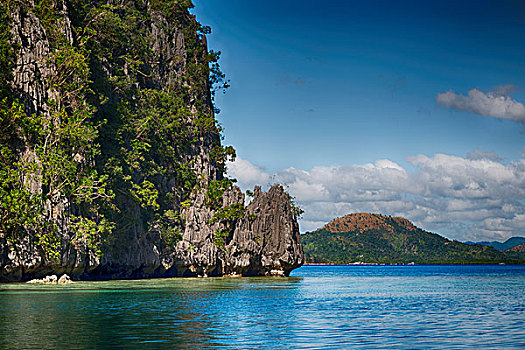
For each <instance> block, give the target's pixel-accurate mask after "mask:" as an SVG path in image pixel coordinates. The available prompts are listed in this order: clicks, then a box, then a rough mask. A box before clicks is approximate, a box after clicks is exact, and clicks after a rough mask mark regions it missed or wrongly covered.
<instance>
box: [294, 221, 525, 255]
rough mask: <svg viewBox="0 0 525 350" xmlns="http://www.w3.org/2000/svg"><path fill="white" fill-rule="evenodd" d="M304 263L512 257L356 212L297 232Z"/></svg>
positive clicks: (400, 222) (400, 223)
mask: <svg viewBox="0 0 525 350" xmlns="http://www.w3.org/2000/svg"><path fill="white" fill-rule="evenodd" d="M302 243H303V248H304V252H305V255H306V261H307V262H308V263H336V264H351V263H355V262H364V263H386V264H389V263H410V262H415V263H420V264H424V263H426V264H446V263H455V264H456V263H457V264H462V263H500V262H515V263H516V262H525V261H518V260H519V257H517V256H512V257H510V256H508V255H506V254H505V253H504V252H501V251H498V250H496V249H494V248H492V247H489V246H487V245H480V244H473V245H469V244H465V243H461V242H457V241H451V240H448V239H446V238H444V237H442V236H440V235H438V234H435V233H431V232H426V231H424V230H422V229H420V228H418V227H416V226H414V225H413V224H412V223H411V222H410V221H408V220H407V219H404V218H400V217H390V216H384V215H379V214H369V213H357V214H350V215H346V216H343V217H341V218H337V219H334V220H332V221H330V222H329V223H328V224H326V225H325V226H324V227H322V228H320V229H319V230H317V231H314V232H307V233H305V234H304V235H303V236H302Z"/></svg>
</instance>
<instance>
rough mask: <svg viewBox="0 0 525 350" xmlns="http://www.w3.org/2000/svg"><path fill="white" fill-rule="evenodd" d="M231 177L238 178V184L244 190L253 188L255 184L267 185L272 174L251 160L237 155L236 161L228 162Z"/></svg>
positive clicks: (227, 167) (227, 166)
mask: <svg viewBox="0 0 525 350" xmlns="http://www.w3.org/2000/svg"><path fill="white" fill-rule="evenodd" d="M226 169H227V174H228V176H229V177H232V178H235V179H237V184H238V185H239V187H240V188H242V189H243V190H244V191H246V190H248V189H253V186H254V185H266V184H267V183H268V182H269V181H270V174H268V173H266V172H264V171H263V170H262V169H261V168H260V167H258V166H256V165H253V164H252V163H250V162H249V161H247V160H245V159H242V158H240V157H236V159H235V162H230V161H228V162H227V163H226Z"/></svg>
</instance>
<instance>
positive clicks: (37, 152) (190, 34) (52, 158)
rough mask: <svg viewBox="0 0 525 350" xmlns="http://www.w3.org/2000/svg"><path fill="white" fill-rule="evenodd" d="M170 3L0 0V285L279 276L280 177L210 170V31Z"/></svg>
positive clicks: (282, 247)
mask: <svg viewBox="0 0 525 350" xmlns="http://www.w3.org/2000/svg"><path fill="white" fill-rule="evenodd" d="M192 6H193V5H192V3H191V1H183V0H169V1H163V0H117V1H110V0H108V1H84V0H41V1H20V0H6V1H2V2H1V3H0V27H1V28H0V281H18V280H28V279H31V278H38V277H42V276H45V275H46V274H48V273H55V274H61V273H67V274H70V275H71V276H72V277H73V278H75V279H111V278H144V277H166V276H221V275H229V274H239V275H288V274H289V273H290V271H291V270H292V269H294V268H296V267H298V266H300V265H301V264H302V262H303V252H302V247H301V243H300V234H299V228H298V224H297V217H296V214H294V211H293V207H292V203H291V201H290V196H289V195H288V194H287V193H286V192H285V191H284V190H283V188H282V187H280V186H274V187H273V188H271V189H270V190H269V192H267V193H264V192H262V191H261V190H260V188H256V189H255V191H254V197H253V198H252V200H251V202H250V204H249V205H245V195H244V194H243V193H242V192H241V191H240V190H239V188H237V187H236V186H235V185H234V181H233V180H231V179H228V178H227V177H225V170H226V169H225V162H226V160H227V159H233V158H234V157H235V151H234V149H233V147H231V146H223V145H222V144H221V132H222V130H221V127H220V125H219V124H218V123H217V120H216V119H215V112H216V111H217V110H216V108H215V106H214V104H213V97H214V93H215V92H216V91H219V90H223V89H225V88H227V87H228V82H227V80H226V79H225V76H224V74H223V73H222V72H221V70H220V68H219V64H218V59H219V56H220V52H215V51H209V50H208V48H207V45H206V37H205V35H206V34H208V33H210V28H209V27H206V26H202V25H201V24H199V23H198V22H197V21H196V19H195V17H194V16H193V15H192V14H190V12H189V10H190V9H191V7H192Z"/></svg>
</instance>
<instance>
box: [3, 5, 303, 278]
mask: <svg viewBox="0 0 525 350" xmlns="http://www.w3.org/2000/svg"><path fill="white" fill-rule="evenodd" d="M113 2H114V1H109V3H113ZM57 3H59V4H60V6H61V9H60V11H61V14H62V17H61V18H60V19H59V20H58V22H59V28H60V30H61V31H62V34H63V36H64V37H65V38H67V40H69V41H71V42H72V41H73V37H72V29H71V20H70V18H69V17H68V8H67V4H68V1H63V2H62V1H58V2H57ZM148 3H149V2H148ZM33 5H34V4H33V2H32V1H30V6H33ZM148 11H150V12H149V13H148V15H149V17H150V19H151V20H150V22H149V23H150V28H149V34H150V40H149V43H150V45H151V46H150V49H151V51H152V52H153V53H154V55H155V60H154V62H153V63H152V67H151V72H152V76H153V78H152V79H151V81H150V84H154V85H155V86H160V87H161V88H162V87H164V86H167V85H169V84H171V83H172V82H173V81H172V80H173V79H176V77H177V76H179V75H180V74H181V72H182V71H183V70H184V67H185V65H186V64H187V57H186V56H187V53H186V48H185V42H184V35H183V29H184V28H181V27H180V26H181V25H184V23H188V21H190V22H191V21H194V19H193V18H192V17H191V16H190V15H189V14H187V15H186V17H185V18H184V20H181V21H180V23H178V24H174V23H168V21H167V20H166V18H164V17H162V16H161V15H159V14H157V13H155V11H152V10H148ZM12 34H13V41H14V42H15V43H16V44H18V45H19V48H20V49H19V51H18V53H17V62H16V66H15V69H14V71H13V81H12V82H11V83H12V86H13V90H14V91H15V93H16V95H17V97H18V98H19V99H20V100H21V102H23V103H24V105H25V108H26V110H27V112H28V113H29V114H32V113H36V114H44V115H46V114H49V107H48V106H47V101H48V100H49V99H53V98H54V95H53V94H55V93H56V92H55V91H54V89H52V88H51V87H50V86H49V83H48V81H49V79H48V78H49V76H50V75H52V74H53V72H54V71H55V70H56V67H53V65H52V64H50V60H49V59H48V58H49V55H50V50H51V49H50V47H51V46H50V44H49V41H48V38H47V36H46V32H45V30H44V26H43V25H42V23H40V21H39V19H38V17H36V16H35V15H33V14H31V13H28V12H24V11H22V10H20V11H15V13H14V15H13V18H12ZM202 45H205V42H203V43H202ZM102 65H103V67H102V69H101V71H104V72H106V73H107V72H110V71H111V69H112V67H110V66H106V65H105V63H104V62H102ZM107 74H110V73H107ZM139 88H141V87H139ZM195 99H201V100H202V99H203V100H204V101H205V103H204V105H205V106H206V108H205V109H206V110H204V111H202V110H195V109H196V107H195V106H196V105H197V106H202V105H203V104H202V103H200V104H194V103H193V102H194V100H195ZM189 104H190V106H189V107H190V109H192V110H193V112H194V113H212V112H211V111H212V110H213V106H212V103H211V96H210V94H209V91H208V93H207V94H205V95H204V96H202V95H193V96H192V97H191V98H190V100H189ZM197 108H200V107H197ZM218 138H219V135H217V134H212V133H208V134H203V135H201V137H200V139H199V140H198V141H197V142H195V144H193V145H190V146H189V147H188V148H187V149H186V152H187V154H186V157H187V159H191V160H192V162H193V163H192V164H193V167H194V170H195V171H196V173H197V174H199V176H201V177H202V178H204V179H212V180H213V179H221V178H222V171H221V170H219V169H218V167H217V166H216V165H215V164H214V162H213V161H212V160H211V157H210V153H211V151H212V148H213V146H214V144H216V143H217V142H219V141H218ZM19 153H20V157H21V158H23V157H29V158H30V157H34V156H35V155H34V154H33V152H32V150H31V149H30V148H28V147H25V146H24V145H20V147H19ZM165 182H166V183H165V188H166V190H167V191H169V190H170V189H171V188H173V187H174V186H176V185H177V184H176V183H174V182H168V181H165ZM28 186H30V187H31V191H32V192H33V193H39V191H42V185H41V184H40V183H38V182H31V183H29V184H28ZM244 201H245V198H244V195H243V194H242V192H241V191H240V190H239V189H238V188H237V187H233V189H232V190H231V191H228V192H226V193H225V194H224V196H223V206H228V205H231V204H235V203H242V204H244ZM179 202H180V198H177V199H176V200H175V202H174V204H173V206H174V208H175V209H177V208H178V209H180V206H179V204H180V203H179ZM68 208H69V203H68V201H67V199H66V198H56V200H55V201H53V202H52V203H48V204H47V205H46V211H47V214H48V215H49V216H50V217H51V218H52V220H53V222H55V223H56V224H57V226H58V227H59V232H58V235H59V237H60V239H61V242H62V247H61V252H60V259H59V261H58V262H54V263H51V262H49V261H48V260H46V259H45V257H44V256H43V253H42V252H41V251H40V250H39V249H37V247H36V243H35V240H34V238H32V237H31V236H27V237H25V238H24V239H22V240H20V241H18V242H17V243H13V242H10V241H9V240H7V239H6V237H4V236H3V235H2V233H1V232H0V281H21V280H24V281H27V280H30V279H34V278H42V277H45V276H46V275H51V274H56V275H62V274H68V275H69V276H71V278H72V279H111V278H115V279H116V278H148V277H167V276H222V275H246V276H255V275H286V276H287V275H288V274H289V273H290V271H291V270H292V269H294V268H297V267H299V266H301V265H302V263H303V261H304V255H303V250H302V246H301V242H300V234H299V229H298V224H297V220H296V218H295V217H294V215H293V214H292V210H291V205H290V198H289V196H288V194H286V193H285V192H284V190H283V189H282V187H280V186H274V187H273V188H271V189H270V190H269V192H267V193H263V192H262V191H261V190H260V188H257V189H256V191H255V196H254V198H253V199H252V201H251V203H250V204H249V205H248V206H247V211H246V213H245V215H244V217H242V218H239V219H236V220H235V221H234V222H231V223H230V225H229V227H228V228H227V229H228V230H229V232H230V233H229V235H228V237H226V238H225V242H224V245H223V246H221V245H220V244H217V241H216V236H217V230H219V229H221V228H222V229H225V227H223V226H224V224H221V223H212V218H213V216H214V213H215V211H214V210H213V209H210V208H209V207H208V206H206V205H205V204H204V192H203V191H200V192H197V193H196V194H193V195H192V197H191V204H190V206H189V207H187V208H185V209H184V210H183V212H182V213H183V218H185V226H184V228H183V239H182V241H180V242H178V243H177V245H176V247H175V248H174V249H166V247H165V246H163V244H162V240H161V237H160V232H158V231H156V230H155V229H145V228H144V225H142V224H141V209H140V207H139V206H138V205H137V204H136V203H132V202H130V203H129V206H127V208H126V211H127V212H126V213H125V214H126V215H128V216H130V217H131V218H134V220H135V221H133V222H132V223H131V224H130V227H129V229H128V231H127V232H125V233H123V234H121V236H120V238H119V239H118V240H117V242H114V248H115V249H112V250H107V251H106V252H105V254H104V255H103V257H102V258H99V257H97V255H96V254H95V253H94V252H93V251H91V250H90V249H89V248H87V245H86V244H83V243H82V242H81V241H79V240H78V239H74V238H73V235H72V234H71V232H70V231H69V229H68V220H67V215H65V213H67V211H68ZM221 225H223V226H221Z"/></svg>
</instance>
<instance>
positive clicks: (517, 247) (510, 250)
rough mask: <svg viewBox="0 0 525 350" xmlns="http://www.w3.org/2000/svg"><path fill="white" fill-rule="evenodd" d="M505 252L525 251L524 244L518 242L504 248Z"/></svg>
mask: <svg viewBox="0 0 525 350" xmlns="http://www.w3.org/2000/svg"><path fill="white" fill-rule="evenodd" d="M505 251H506V252H516V253H525V244H520V245H517V246H515V247H512V248H509V249H507V250H505Z"/></svg>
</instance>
